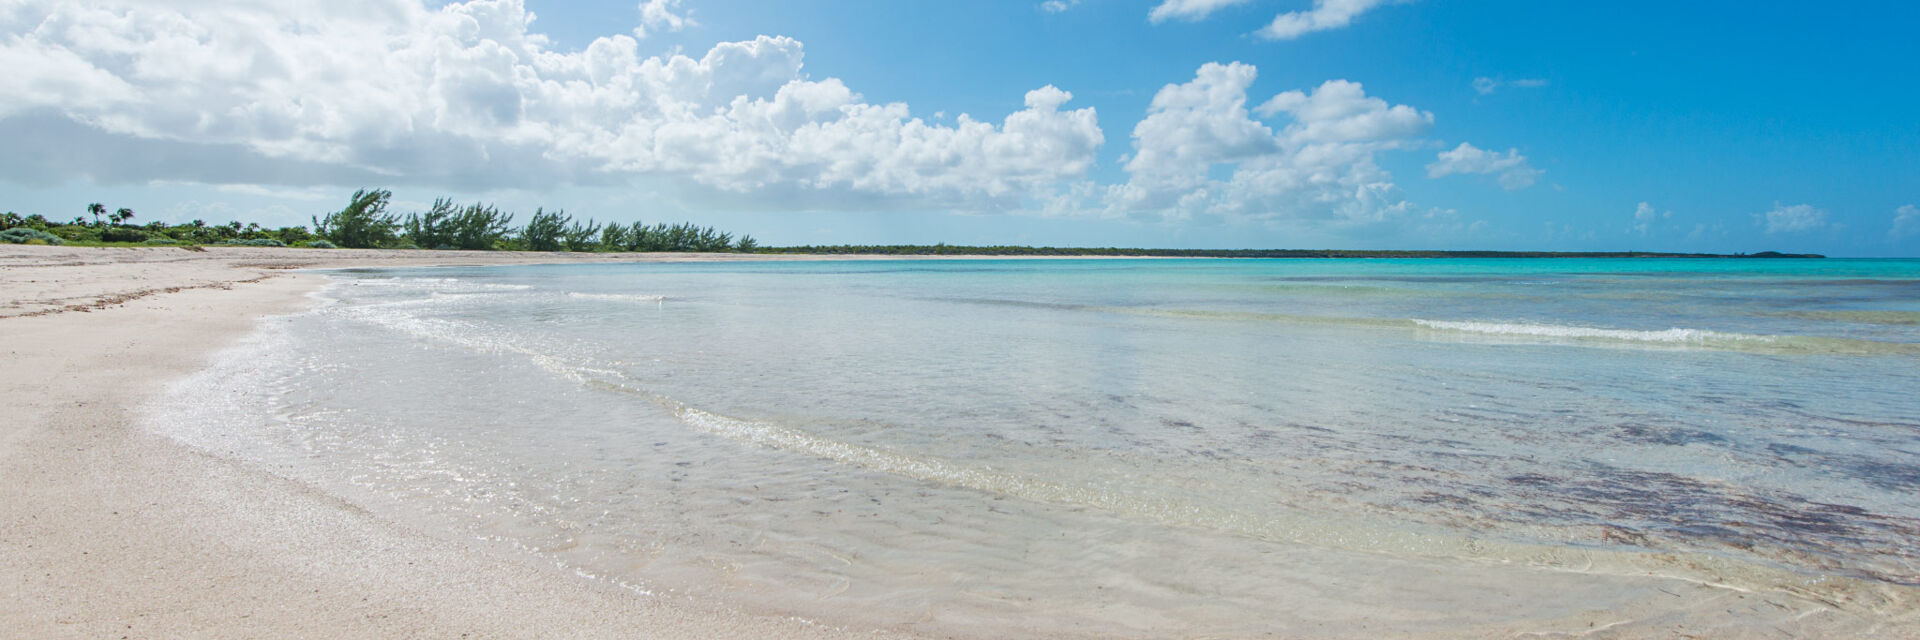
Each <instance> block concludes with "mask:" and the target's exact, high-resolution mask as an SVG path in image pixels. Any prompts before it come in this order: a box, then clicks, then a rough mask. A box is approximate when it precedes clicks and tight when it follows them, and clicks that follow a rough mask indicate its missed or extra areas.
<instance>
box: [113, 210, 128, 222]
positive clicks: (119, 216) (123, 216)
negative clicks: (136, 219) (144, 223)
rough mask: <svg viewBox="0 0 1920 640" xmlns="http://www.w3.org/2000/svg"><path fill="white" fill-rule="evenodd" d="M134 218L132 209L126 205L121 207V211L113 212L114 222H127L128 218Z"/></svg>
mask: <svg viewBox="0 0 1920 640" xmlns="http://www.w3.org/2000/svg"><path fill="white" fill-rule="evenodd" d="M132 219H133V210H132V209H128V208H126V207H120V210H119V211H115V212H113V223H114V224H126V222H127V221H128V220H132Z"/></svg>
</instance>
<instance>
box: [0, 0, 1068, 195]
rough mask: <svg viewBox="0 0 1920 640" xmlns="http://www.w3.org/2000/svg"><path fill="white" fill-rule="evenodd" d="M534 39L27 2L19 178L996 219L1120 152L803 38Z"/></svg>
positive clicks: (460, 6) (373, 22) (654, 20)
mask: <svg viewBox="0 0 1920 640" xmlns="http://www.w3.org/2000/svg"><path fill="white" fill-rule="evenodd" d="M640 8H641V13H642V25H641V26H642V28H643V29H655V30H658V29H666V30H672V29H676V28H683V27H685V26H687V25H690V24H692V23H691V21H690V20H688V19H687V18H686V17H685V16H684V15H683V14H682V13H678V12H677V11H678V4H677V2H675V1H674V0H649V1H648V2H645V3H643V4H641V5H640ZM532 23H533V15H532V14H531V13H530V12H528V11H527V10H526V8H525V7H524V6H523V5H522V3H521V0H472V1H469V2H460V3H454V4H450V5H447V6H445V7H443V8H440V9H428V8H426V7H423V6H422V5H420V4H419V3H417V2H412V1H410V0H343V1H340V2H327V3H271V2H259V3H239V2H223V3H205V2H197V1H192V0H173V1H158V0H146V1H133V0H119V1H115V0H103V1H100V2H87V3H75V2H56V1H53V0H27V1H25V2H16V3H14V4H13V5H12V6H11V7H10V8H9V9H8V10H5V11H0V33H8V34H13V35H10V36H8V37H6V38H4V39H0V65H5V66H6V68H8V69H10V70H11V71H10V72H9V73H7V74H4V75H0V95H6V96H8V97H9V98H8V100H6V101H0V136H6V137H5V139H8V140H9V141H10V142H17V143H22V144H25V143H32V144H33V147H32V148H33V149H35V150H36V151H39V152H40V154H39V155H41V156H42V157H39V158H35V159H34V163H35V164H39V165H43V166H42V167H26V166H25V164H27V163H25V162H24V161H17V160H14V161H0V164H4V166H0V171H5V172H7V173H5V175H10V176H14V177H15V178H16V179H40V178H49V177H51V175H52V174H51V172H53V171H55V170H56V168H64V170H67V171H71V172H79V173H85V174H88V175H93V176H94V177H95V178H99V179H122V180H153V179H173V180H187V181H201V182H210V183H228V182H234V181H243V182H259V183H278V184H291V185H310V184H342V183H346V184H360V183H365V184H395V183H407V184H432V185H447V184H456V185H460V186H469V187H471V186H484V187H489V188H492V187H511V186H531V185H540V186H550V185H553V184H557V183H569V182H575V183H587V182H599V183H605V182H620V181H624V180H628V179H632V178H634V177H640V176H645V177H659V178H666V179H673V180H676V181H677V182H680V183H691V184H694V185H699V186H700V187H702V188H705V189H709V190H713V191H716V192H724V193H733V194H747V195H753V194H760V196H761V197H758V198H757V200H754V202H756V203H757V204H760V205H765V206H770V207H779V206H784V203H787V202H791V201H794V200H795V198H794V194H796V193H805V194H817V195H822V196H831V195H836V194H837V195H841V196H846V197H848V199H849V200H852V199H861V198H864V199H868V200H873V199H879V200H885V201H888V202H894V203H896V204H907V205H926V206H939V207H948V208H957V209H963V210H976V209H1001V208H1006V207H1009V206H1015V205H1018V204H1020V203H1022V202H1024V201H1027V200H1029V199H1031V198H1036V197H1039V196H1042V195H1045V194H1046V193H1048V192H1050V191H1051V190H1052V189H1053V188H1054V186H1055V185H1056V184H1058V183H1059V182H1061V181H1065V180H1071V179H1076V178H1078V177H1080V176H1081V175H1083V174H1084V173H1085V171H1086V170H1087V169H1088V167H1089V166H1091V164H1092V162H1093V159H1094V153H1095V151H1096V150H1097V149H1098V147H1099V146H1100V145H1101V144H1102V142H1103V141H1104V138H1103V134H1102V132H1101V130H1100V128H1099V126H1098V123H1097V122H1096V117H1095V113H1094V111H1093V110H1092V109H1091V108H1083V109H1066V108H1064V105H1065V104H1066V102H1067V101H1068V100H1069V99H1070V98H1071V94H1069V93H1067V92H1065V91H1062V90H1059V89H1057V88H1054V87H1051V86H1049V87H1043V88H1041V89H1037V90H1035V91H1032V92H1030V93H1028V94H1027V97H1026V108H1024V109H1022V110H1020V111H1016V112H1014V113H1012V114H1010V115H1008V116H1007V117H1006V118H1005V119H1004V121H1002V122H999V123H990V122H985V121H980V120H975V119H973V118H970V117H967V116H964V115H962V116H961V117H959V118H957V119H956V121H955V122H954V124H952V125H930V124H928V123H926V122H924V121H923V120H921V119H920V118H916V117H914V116H913V115H912V114H911V113H910V111H909V109H908V107H907V105H905V104H899V103H889V104H874V103H868V102H865V101H863V100H862V98H861V96H860V95H859V94H858V93H856V92H854V91H853V90H852V89H850V88H848V87H847V86H846V85H845V84H844V83H842V82H841V81H840V80H838V79H834V78H819V79H816V78H812V77H809V76H808V75H807V74H805V73H804V72H803V71H802V60H803V58H804V51H803V48H802V45H801V43H800V42H798V41H795V40H792V39H789V38H784V37H766V36H762V37H759V38H756V39H753V40H749V41H743V42H727V43H720V44H717V45H715V46H714V47H713V48H711V49H710V50H708V51H707V52H705V54H704V55H699V56H698V57H690V56H687V55H679V54H672V55H661V56H653V57H644V56H642V55H641V54H640V52H639V49H638V42H637V41H636V39H635V38H633V37H629V36H625V35H615V36H611V37H606V38H600V39H598V40H595V41H594V42H593V43H591V44H590V45H588V46H587V47H586V48H585V49H584V50H582V51H579V52H572V53H567V52H560V51H556V50H553V49H552V48H551V47H550V45H549V42H548V40H547V38H546V37H544V36H543V35H541V34H539V33H537V32H535V31H533V30H532V29H531V25H532ZM639 32H640V31H638V30H637V31H636V33H639ZM16 169H19V170H20V171H19V172H15V170H16ZM22 176H24V178H23V177H22ZM814 200H815V201H817V200H819V198H814Z"/></svg>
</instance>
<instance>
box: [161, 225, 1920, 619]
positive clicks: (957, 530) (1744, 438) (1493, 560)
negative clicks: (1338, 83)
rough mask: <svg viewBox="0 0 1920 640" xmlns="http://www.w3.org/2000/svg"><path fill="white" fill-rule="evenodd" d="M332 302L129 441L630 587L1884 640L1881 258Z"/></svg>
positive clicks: (469, 284) (1910, 417) (1910, 440)
mask: <svg viewBox="0 0 1920 640" xmlns="http://www.w3.org/2000/svg"><path fill="white" fill-rule="evenodd" d="M336 276H337V278H338V282H337V283H336V284H335V285H334V286H332V287H330V288H329V289H328V290H327V291H326V292H325V293H324V296H325V297H326V298H327V302H326V304H324V305H322V306H321V307H319V308H318V309H316V310H315V311H313V312H310V313H305V314H300V315H295V316H291V317H286V318H280V319H275V320H273V321H271V322H270V323H268V326H267V327H266V328H265V329H263V330H262V331H261V332H260V333H259V334H258V335H256V336H254V337H253V338H252V339H251V340H250V341H249V342H248V344H247V345H244V346H242V347H241V348H239V349H236V350H234V351H232V352H230V353H228V354H226V356H224V357H223V359H222V361H221V362H220V363H219V364H218V365H216V366H215V367H213V368H212V369H210V370H209V371H207V372H205V373H204V374H202V375H200V376H198V377H196V378H195V379H193V380H189V381H187V382H186V383H183V386H182V387H181V392H180V393H176V394H175V395H174V398H175V399H174V400H173V401H171V402H170V403H167V404H166V405H165V406H161V407H156V410H155V412H154V413H155V414H156V415H159V416H165V417H164V418H162V419H161V421H160V422H158V423H157V424H156V425H155V428H156V429H158V430H160V431H162V432H164V433H168V434H170V435H173V436H174V437H177V438H179V439H181V440H184V441H186V442H188V443H190V444H193V445H196V446H200V447H203V448H206V449H209V450H213V451H215V452H218V453H222V454H225V455H232V456H235V457H239V458H241V459H244V460H248V461H252V462H255V463H257V464H259V465H261V466H263V467H265V468H268V469H270V470H272V471H274V472H275V473H280V474H282V475H286V476H289V477H292V478H295V479H299V480H302V481H304V482H308V483H311V484H313V485H315V486H318V487H321V488H323V489H325V490H328V491H331V492H334V493H337V494H339V495H341V496H343V497H345V498H347V499H348V500H351V501H354V502H356V503H359V504H362V505H364V506H367V507H368V508H370V509H373V510H374V511H376V512H378V513H382V514H386V515H388V516H389V517H394V518H397V519H401V520H404V521H407V522H410V523H414V524H417V525H419V526H423V527H427V528H429V529H431V530H435V531H441V532H444V533H446V534H447V535H452V536H457V537H464V536H478V537H480V538H483V539H486V540H489V541H492V542H493V543H497V544H501V545H507V546H512V547H517V548H521V549H524V550H525V551H526V552H528V553H533V554H537V555H538V556H539V557H542V558H546V559H549V560H552V561H554V562H557V563H560V564H562V565H563V566H565V567H568V568H569V569H572V570H575V571H578V572H580V573H582V574H583V575H590V576H593V577H595V578H597V579H603V580H608V581H610V582H614V583H616V584H620V585H623V586H627V587H630V588H633V589H636V590H641V591H645V592H649V593H654V594H659V595H663V596H664V595H668V594H671V595H674V596H683V597H693V598H698V599H702V600H706V601H712V602H718V603H723V604H725V605H726V606H736V607H742V608H746V609H749V610H755V611H763V612H769V613H780V614H791V615H801V616H804V617H808V618H811V619H816V620H819V621H821V622H822V623H825V624H834V625H847V626H851V627H855V628H896V629H922V630H930V631H934V632H937V633H955V634H964V635H981V636H995V635H1003V634H1008V633H1022V634H1025V633H1046V634H1069V635H1071V634H1091V635H1106V634H1113V635H1145V636H1165V635H1171V634H1190V635H1200V634H1225V635H1252V634H1267V633H1277V634H1285V635H1318V634H1333V635H1342V634H1351V633H1354V632H1355V630H1357V629H1360V628H1362V626H1361V625H1365V626H1364V628H1365V629H1367V630H1369V632H1377V633H1385V634H1394V633H1439V634H1457V635H1475V634H1480V633H1488V632H1493V631H1505V632H1521V631H1567V632H1577V631H1585V630H1588V629H1591V628H1601V627H1602V626H1603V625H1625V626H1624V627H1620V628H1622V629H1635V628H1638V629H1642V630H1655V629H1658V630H1669V631H1670V630H1674V629H1692V630H1709V631H1710V630H1721V631H1726V630H1730V629H1735V630H1737V629H1743V628H1762V627H1770V628H1778V629H1786V630H1797V631H1806V632H1820V631H1831V630H1847V631H1872V630H1876V629H1878V630H1884V629H1886V628H1888V627H1887V626H1886V625H1905V624H1912V613H1911V611H1910V609H1912V608H1913V607H1914V604H1913V599H1914V595H1915V590H1916V588H1920V561H1917V560H1916V552H1915V548H1916V544H1915V543H1916V540H1920V497H1916V496H1917V495H1920V493H1917V490H1920V399H1917V398H1916V395H1915V393H1914V390H1916V389H1920V366H1917V365H1920V326H1916V322H1915V321H1914V319H1915V318H1916V317H1920V261H1900V260H1892V261H1871V260H1567V259H1562V260H1406V261H1395V260H1272V261H1268V260H1233V261H1228V260H1087V261H1079V260H1068V261H927V262H921V261H914V262H794V263H744V264H743V263H734V264H671V265H670V264H643V265H570V266H541V267H488V268H459V269H418V270H368V271H349V272H339V273H336ZM1589 625H1592V626H1589Z"/></svg>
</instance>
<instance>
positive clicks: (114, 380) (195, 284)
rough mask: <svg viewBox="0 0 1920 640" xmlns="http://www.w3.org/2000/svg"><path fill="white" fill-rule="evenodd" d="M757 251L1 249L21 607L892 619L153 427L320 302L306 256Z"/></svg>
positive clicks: (44, 630)
mask: <svg viewBox="0 0 1920 640" xmlns="http://www.w3.org/2000/svg"><path fill="white" fill-rule="evenodd" d="M756 258H759V257H758V256H727V255H720V256H714V255H645V254H618V255H613V254H529V253H508V252H429V251H405V252H402V251H350V250H299V249H263V248H231V249H229V248H210V249H208V250H206V251H204V252H189V251H184V250H181V249H177V248H156V249H143V248H133V249H111V248H106V249H103V248H69V247H35V246H0V326H4V327H5V335H6V336H7V340H6V342H7V345H6V347H5V353H6V362H7V366H6V367H5V368H4V372H0V389H4V390H5V392H4V397H5V398H6V399H7V404H8V405H9V406H8V411H7V413H8V415H9V417H8V419H7V420H6V425H5V427H4V429H3V430H0V505H4V507H0V583H4V584H5V585H7V586H6V587H5V590H4V593H0V626H3V627H4V628H6V629H8V633H9V634H19V635H20V636H21V637H117V636H128V637H214V638H217V637H320V636H325V637H341V636H345V637H400V636H426V637H467V636H474V637H536V636H537V637H549V636H553V635H564V636H570V637H615V636H619V637H633V636H643V637H664V638H673V637H688V638H708V637H822V638H824V637H844V636H847V635H863V636H864V635H871V634H866V633H852V632H848V631H845V630H836V629H829V628H825V627H821V626H818V625H815V624H812V623H810V622H808V621H805V620H800V619H795V618H772V617H757V616H753V615H748V614H744V613H739V612H735V611H730V610H726V609H721V608H717V607H714V606H710V605H707V604H706V603H696V602H682V601H676V600H673V599H671V598H667V597H658V596H644V595H641V594H637V593H633V592H628V591H624V590H622V589H620V588H618V587H615V586H613V585H609V584H605V583H602V582H598V581H591V580H586V579H582V578H579V577H577V576H573V575H570V574H567V573H565V572H563V571H561V570H559V569H557V568H554V567H541V566H534V565H532V564H530V559H529V558H516V557H507V556H506V555H504V554H497V553H492V552H489V551H488V550H486V549H484V548H481V545H475V544H466V543H463V542H460V541H449V540H443V539H439V538H436V537H434V536H432V535H430V534H428V533H424V532H420V531H416V530H412V529H409V528H407V527H405V526H402V525H399V524H396V523H393V522H388V521H384V520H382V519H380V518H377V517H375V516H373V515H372V514H369V513H367V512H365V511H364V510H361V509H359V508H357V507H355V506H354V505H352V504H349V503H347V502H345V501H342V500H339V499H337V498H334V497H332V496H329V495H327V494H325V493H323V492H320V491H318V490H316V489H313V488H310V487H307V486H305V485H301V484H299V483H296V482H293V481H290V480H286V479H284V478H281V477H279V476H276V475H274V474H272V473H270V472H269V471H268V470H263V469H258V468H254V467H251V466H249V465H247V464H245V463H242V462H239V461H235V460H229V459H225V458H221V457H218V456H215V455H212V454H209V453H205V452H202V451H199V450H195V449H193V448H190V447H188V446H186V445H184V444H180V443H178V442H175V441H172V440H170V439H168V438H165V437H163V436H160V435H156V434H153V433H149V432H147V431H146V430H145V429H144V428H143V427H142V426H141V425H142V423H141V420H140V415H139V412H140V411H141V410H142V407H143V406H144V405H145V404H146V403H147V402H148V401H149V400H150V399H152V398H153V397H154V396H155V394H159V393H165V392H167V391H168V390H169V389H170V388H171V387H172V384H171V382H172V381H174V380H176V379H178V378H181V377H183V376H186V375H189V374H191V373H193V372H194V371H196V370H198V369H200V368H202V367H204V366H205V365H206V363H207V362H208V361H209V359H210V358H211V357H212V356H213V354H215V353H217V352H218V351H220V350H221V349H223V348H225V347H227V346H229V345H231V344H233V343H234V342H235V341H237V340H238V339H240V338H241V337H243V336H245V335H247V334H248V333H249V332H250V331H252V330H253V329H255V328H256V327H257V326H258V323H259V321H260V319H261V318H265V317H269V316H273V315H278V314H286V313H293V312H297V311H299V310H301V309H303V308H306V307H307V306H309V305H311V304H313V299H312V298H311V297H309V296H308V295H307V294H309V293H310V292H313V291H315V290H317V289H318V288H319V287H321V286H322V285H323V284H324V282H325V278H324V277H323V276H319V275H316V274H313V273H307V272H299V271H292V270H293V269H303V268H353V267H391V266H434V265H473V264H537V263H563V262H649V261H652V262H658V261H688V260H731V259H756ZM772 258H774V259H790V258H789V257H786V256H779V257H772ZM208 391H209V392H217V390H208ZM887 635H889V636H898V635H900V634H898V633H889V634H887Z"/></svg>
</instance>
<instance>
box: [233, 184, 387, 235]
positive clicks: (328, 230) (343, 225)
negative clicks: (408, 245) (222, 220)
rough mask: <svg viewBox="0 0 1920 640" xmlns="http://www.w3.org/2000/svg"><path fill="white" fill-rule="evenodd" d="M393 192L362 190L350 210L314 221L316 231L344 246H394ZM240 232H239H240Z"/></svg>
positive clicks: (356, 193)
mask: <svg viewBox="0 0 1920 640" xmlns="http://www.w3.org/2000/svg"><path fill="white" fill-rule="evenodd" d="M392 198H393V192H391V191H387V190H384V189H378V190H371V191H370V190H367V189H361V190H359V191H355V192H353V199H352V200H350V201H348V202H347V208H345V209H341V210H339V211H335V212H333V213H329V214H327V217H326V218H325V219H320V218H315V219H314V220H313V228H314V232H315V233H317V234H318V235H319V236H320V237H322V238H326V239H327V240H329V241H331V242H333V243H334V244H337V245H340V246H342V247H354V248H362V249H364V248H369V247H384V246H390V245H392V244H394V242H395V240H396V238H395V236H394V231H395V230H396V229H398V228H400V217H399V216H397V215H392V214H388V213H387V201H388V200H391V199H392ZM236 231H237V229H236Z"/></svg>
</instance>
